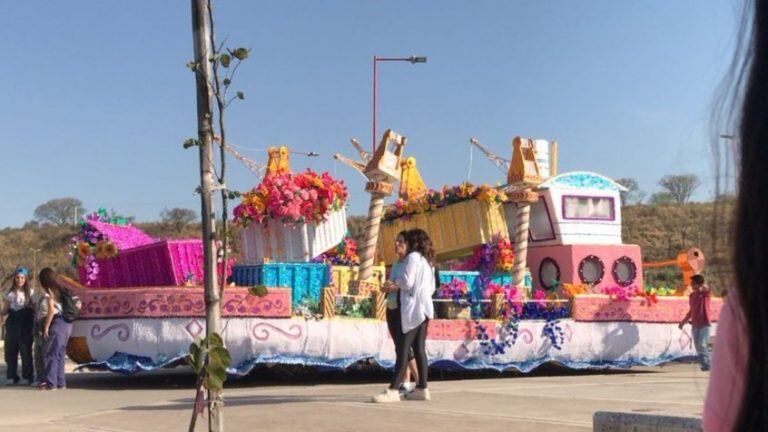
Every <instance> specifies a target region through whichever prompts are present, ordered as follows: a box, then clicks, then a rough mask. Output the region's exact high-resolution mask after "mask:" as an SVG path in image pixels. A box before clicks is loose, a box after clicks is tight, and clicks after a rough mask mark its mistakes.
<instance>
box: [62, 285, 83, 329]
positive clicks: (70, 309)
mask: <svg viewBox="0 0 768 432" xmlns="http://www.w3.org/2000/svg"><path fill="white" fill-rule="evenodd" d="M60 300H61V317H62V318H64V321H66V322H68V323H72V322H75V321H77V319H78V318H80V307H79V304H78V303H80V299H79V298H78V297H77V296H76V295H73V294H72V293H71V292H70V291H69V290H68V289H62V290H61V299H60Z"/></svg>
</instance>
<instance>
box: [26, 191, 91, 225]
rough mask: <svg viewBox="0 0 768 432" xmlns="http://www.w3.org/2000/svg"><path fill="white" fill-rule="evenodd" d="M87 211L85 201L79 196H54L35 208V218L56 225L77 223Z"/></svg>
mask: <svg viewBox="0 0 768 432" xmlns="http://www.w3.org/2000/svg"><path fill="white" fill-rule="evenodd" d="M84 213H85V208H84V207H83V203H82V202H81V201H80V200H79V199H77V198H71V197H67V198H54V199H52V200H50V201H48V202H46V203H44V204H40V205H39V206H37V208H36V209H35V219H37V220H38V221H39V222H41V223H45V222H47V223H51V224H53V225H56V226H62V225H66V224H73V225H74V224H76V223H77V218H78V217H79V216H81V215H83V214H84Z"/></svg>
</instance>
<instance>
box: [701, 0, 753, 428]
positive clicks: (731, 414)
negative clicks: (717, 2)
mask: <svg viewBox="0 0 768 432" xmlns="http://www.w3.org/2000/svg"><path fill="white" fill-rule="evenodd" d="M751 7H752V11H751V12H752V19H751V22H750V23H748V24H745V25H744V27H743V28H744V29H749V30H750V31H751V37H750V39H749V41H748V43H747V44H746V45H740V46H739V49H738V50H737V57H739V56H742V53H743V59H740V60H741V61H743V63H741V67H739V68H738V69H736V78H735V79H734V80H733V82H734V83H735V90H733V94H732V95H733V96H734V97H735V98H739V97H740V98H741V110H740V111H739V112H738V113H737V116H738V117H739V118H738V123H739V133H738V137H737V139H738V143H739V145H740V150H741V155H740V163H741V170H740V172H741V173H740V176H739V189H738V190H739V196H738V202H737V206H736V235H735V248H734V263H735V272H736V289H735V292H734V293H729V295H728V299H727V301H726V305H725V307H724V308H723V313H722V315H721V317H720V321H719V322H718V327H717V337H716V342H715V350H714V358H713V363H712V372H711V373H710V382H709V387H708V389H707V398H706V402H705V404H704V418H703V421H702V423H703V428H704V430H705V431H718V432H719V431H755V430H766V428H768V364H767V362H768V289H766V281H768V201H767V200H766V197H768V174H766V166H768V2H766V1H765V0H754V1H753V2H752V4H751ZM745 16H748V15H746V14H745Z"/></svg>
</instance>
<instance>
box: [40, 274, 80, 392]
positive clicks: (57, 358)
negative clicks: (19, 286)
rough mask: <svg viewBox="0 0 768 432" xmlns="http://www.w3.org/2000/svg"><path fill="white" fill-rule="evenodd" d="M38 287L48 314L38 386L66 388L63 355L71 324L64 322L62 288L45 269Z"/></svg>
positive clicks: (53, 388) (44, 327) (49, 388)
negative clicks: (40, 378)
mask: <svg viewBox="0 0 768 432" xmlns="http://www.w3.org/2000/svg"><path fill="white" fill-rule="evenodd" d="M39 280H40V286H41V287H42V288H43V290H44V292H45V294H47V300H48V312H47V314H46V316H45V321H44V322H43V339H44V340H45V346H44V348H43V364H44V368H45V376H43V377H42V380H41V381H40V384H39V387H38V388H39V389H41V390H56V389H64V388H66V387H67V384H66V381H65V378H64V355H65V352H66V349H67V341H68V340H69V335H70V333H72V324H71V323H68V322H66V321H65V320H64V317H63V307H62V304H61V296H62V290H63V288H62V287H61V285H60V284H59V281H58V279H57V276H56V272H55V271H53V269H51V268H49V267H46V268H44V269H42V270H41V271H40V277H39Z"/></svg>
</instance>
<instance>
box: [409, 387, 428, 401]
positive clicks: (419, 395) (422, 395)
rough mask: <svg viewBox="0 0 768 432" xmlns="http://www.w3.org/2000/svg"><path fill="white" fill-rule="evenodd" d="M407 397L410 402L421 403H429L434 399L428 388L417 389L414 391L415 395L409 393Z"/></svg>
mask: <svg viewBox="0 0 768 432" xmlns="http://www.w3.org/2000/svg"><path fill="white" fill-rule="evenodd" d="M405 397H406V399H408V400H421V401H428V400H430V399H432V397H431V396H430V395H429V389H428V388H425V389H420V388H417V389H415V390H413V393H408V394H407V395H406V396H405Z"/></svg>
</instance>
